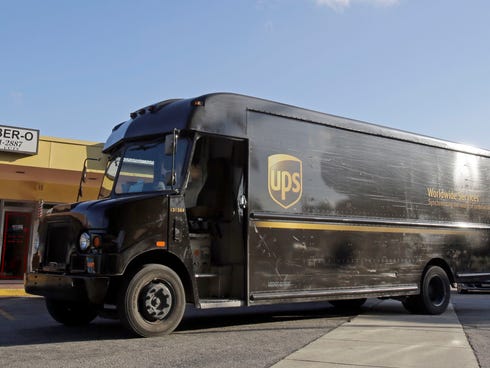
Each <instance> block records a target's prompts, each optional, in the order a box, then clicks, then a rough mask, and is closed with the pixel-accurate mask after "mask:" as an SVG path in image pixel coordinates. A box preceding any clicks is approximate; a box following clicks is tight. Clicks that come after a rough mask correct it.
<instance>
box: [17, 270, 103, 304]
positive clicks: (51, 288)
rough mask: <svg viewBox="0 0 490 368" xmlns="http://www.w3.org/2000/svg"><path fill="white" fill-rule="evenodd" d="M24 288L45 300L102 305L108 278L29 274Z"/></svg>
mask: <svg viewBox="0 0 490 368" xmlns="http://www.w3.org/2000/svg"><path fill="white" fill-rule="evenodd" d="M24 288H25V291H26V292H27V293H29V294H34V295H41V296H44V297H46V298H51V299H57V300H66V301H75V302H76V301H79V302H89V303H92V304H103V303H104V299H105V297H106V294H107V290H108V288H109V278H108V277H95V276H72V275H61V274H49V273H37V272H30V273H27V274H26V276H25V281H24Z"/></svg>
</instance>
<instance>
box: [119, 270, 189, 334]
mask: <svg viewBox="0 0 490 368" xmlns="http://www.w3.org/2000/svg"><path fill="white" fill-rule="evenodd" d="M184 311H185V292H184V287H183V285H182V282H181V281H180V278H179V276H178V275H177V274H176V273H175V272H174V271H173V270H172V269H170V268H168V267H166V266H163V265H159V264H148V265H146V266H144V267H143V268H142V269H140V270H139V271H138V272H136V273H135V274H134V275H133V277H130V278H128V279H127V280H126V282H125V283H124V284H123V287H122V289H121V292H120V296H119V302H118V312H119V317H120V319H121V322H122V323H123V324H124V326H125V327H126V328H128V329H129V330H130V331H131V332H133V333H135V334H136V335H138V336H142V337H152V336H160V335H165V334H169V333H171V332H172V331H173V330H174V329H175V328H176V327H177V326H178V325H179V323H180V321H181V320H182V317H183V315H184Z"/></svg>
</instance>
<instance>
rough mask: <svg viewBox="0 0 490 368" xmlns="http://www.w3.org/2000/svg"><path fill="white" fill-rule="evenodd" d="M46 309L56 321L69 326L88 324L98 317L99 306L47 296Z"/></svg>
mask: <svg viewBox="0 0 490 368" xmlns="http://www.w3.org/2000/svg"><path fill="white" fill-rule="evenodd" d="M46 309H47V310H48V312H49V314H50V315H51V317H53V319H54V320H55V321H57V322H59V323H62V324H64V325H67V326H82V325H86V324H89V323H90V322H92V320H94V319H95V317H97V307H96V306H95V305H92V304H88V303H79V302H67V301H64V300H56V299H51V298H46Z"/></svg>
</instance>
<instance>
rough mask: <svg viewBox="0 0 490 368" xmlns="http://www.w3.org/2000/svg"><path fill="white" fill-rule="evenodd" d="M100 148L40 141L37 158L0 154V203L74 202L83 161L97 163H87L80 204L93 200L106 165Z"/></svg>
mask: <svg viewBox="0 0 490 368" xmlns="http://www.w3.org/2000/svg"><path fill="white" fill-rule="evenodd" d="M102 148H103V144H102V143H95V142H87V141H77V140H72V139H61V138H54V137H40V138H39V146H38V154H37V155H31V156H27V155H22V154H21V155H19V154H15V153H12V152H0V199H9V200H32V201H38V200H43V201H45V202H56V203H70V202H75V201H76V200H77V195H78V188H79V183H80V178H81V173H82V169H83V164H84V161H85V159H86V158H91V159H98V160H99V161H93V160H88V161H87V169H88V170H87V172H88V174H87V178H88V180H87V181H86V182H85V183H84V184H83V197H82V198H81V199H80V200H84V201H85V200H91V199H95V198H97V196H98V191H99V187H100V183H101V181H102V177H103V173H104V170H105V166H106V163H107V158H106V157H105V155H104V154H103V153H102Z"/></svg>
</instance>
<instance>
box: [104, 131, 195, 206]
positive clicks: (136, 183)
mask: <svg viewBox="0 0 490 368" xmlns="http://www.w3.org/2000/svg"><path fill="white" fill-rule="evenodd" d="M164 145H165V143H164V140H163V139H162V140H158V141H152V142H137V143H133V144H131V145H128V146H125V147H124V148H122V149H121V150H119V151H118V152H117V153H116V154H114V155H113V157H112V158H111V159H110V160H109V163H108V165H107V169H106V172H105V177H104V180H103V182H102V186H101V189H100V193H99V198H107V197H109V196H110V194H111V193H112V192H114V193H115V194H126V193H145V192H156V191H165V190H172V189H174V190H175V189H177V190H178V189H180V187H181V186H182V182H183V179H184V178H185V175H184V169H185V167H186V165H185V159H186V156H187V149H188V146H189V144H188V139H187V138H179V140H178V144H177V151H176V156H175V177H176V182H175V184H174V185H173V186H172V180H171V172H172V155H165V147H164Z"/></svg>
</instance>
